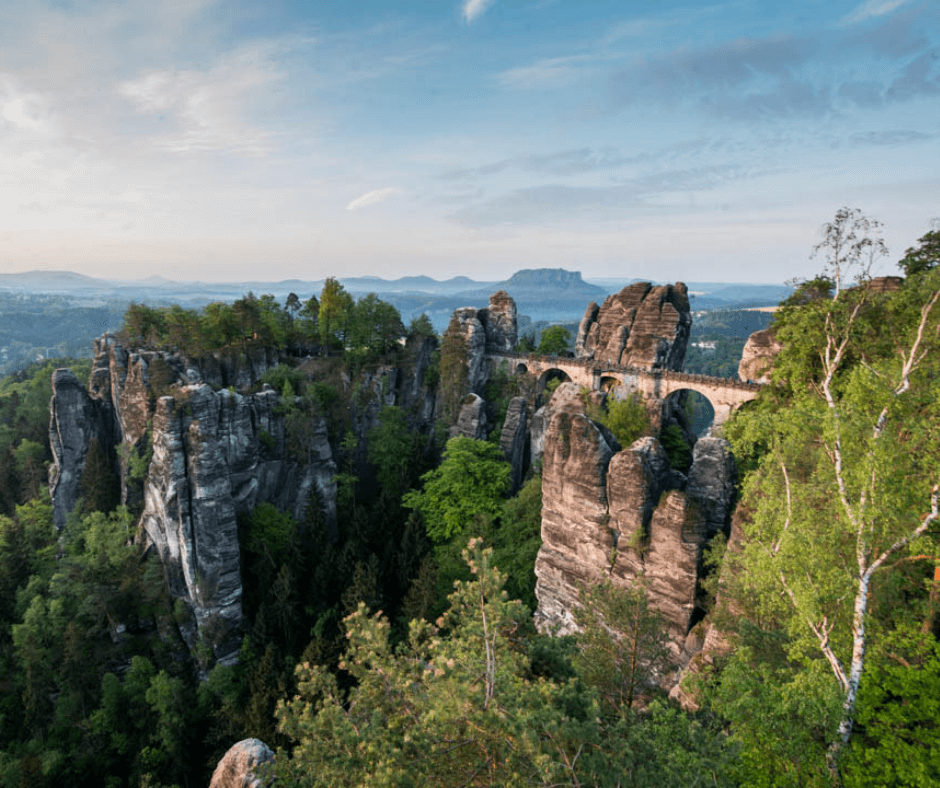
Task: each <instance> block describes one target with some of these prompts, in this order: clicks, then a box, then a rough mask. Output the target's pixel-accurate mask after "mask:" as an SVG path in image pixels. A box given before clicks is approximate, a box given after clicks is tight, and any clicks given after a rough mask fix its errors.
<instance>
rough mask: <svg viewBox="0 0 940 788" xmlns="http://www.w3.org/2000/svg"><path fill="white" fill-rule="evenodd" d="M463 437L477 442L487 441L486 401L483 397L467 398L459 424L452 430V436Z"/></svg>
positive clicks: (458, 419) (459, 417) (473, 396)
mask: <svg viewBox="0 0 940 788" xmlns="http://www.w3.org/2000/svg"><path fill="white" fill-rule="evenodd" d="M455 435H462V436H463V437H464V438H471V439H472V440H475V441H481V440H485V439H486V401H485V400H484V399H483V397H479V396H477V395H476V394H471V395H470V396H469V397H467V401H466V402H464V404H463V407H461V408H460V415H459V416H458V417H457V423H456V424H455V425H454V427H453V429H452V430H451V436H452V437H453V436H455Z"/></svg>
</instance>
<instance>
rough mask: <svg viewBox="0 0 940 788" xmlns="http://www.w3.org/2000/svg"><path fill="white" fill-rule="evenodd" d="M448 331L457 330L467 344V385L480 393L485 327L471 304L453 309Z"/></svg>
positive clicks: (482, 383)
mask: <svg viewBox="0 0 940 788" xmlns="http://www.w3.org/2000/svg"><path fill="white" fill-rule="evenodd" d="M447 330H448V331H459V332H460V334H461V335H462V336H463V339H464V342H465V343H466V345H467V385H468V386H469V387H470V391H472V392H474V393H481V392H482V391H483V386H484V385H485V384H486V329H485V328H484V327H483V323H482V322H481V321H480V318H479V312H478V310H476V309H474V308H473V307H472V306H465V307H461V308H460V309H457V310H455V311H454V316H453V318H452V319H451V323H450V326H449V327H448V329H447Z"/></svg>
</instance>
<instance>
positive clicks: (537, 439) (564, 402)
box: [529, 383, 584, 463]
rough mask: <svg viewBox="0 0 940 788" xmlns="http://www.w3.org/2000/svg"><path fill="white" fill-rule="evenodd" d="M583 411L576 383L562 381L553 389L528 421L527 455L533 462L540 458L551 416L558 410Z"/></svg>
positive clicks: (568, 411)
mask: <svg viewBox="0 0 940 788" xmlns="http://www.w3.org/2000/svg"><path fill="white" fill-rule="evenodd" d="M562 411H563V412H565V413H583V412H584V402H582V400H581V388H580V387H579V386H578V385H577V384H576V383H562V384H561V385H560V386H559V387H558V388H557V389H555V392H554V394H552V398H551V399H550V400H549V401H548V402H547V403H546V404H544V405H543V406H542V407H541V408H539V409H538V410H537V411H536V412H535V413H534V414H533V416H532V420H531V421H530V422H529V456H530V458H531V461H532V462H533V463H536V462H538V461H539V460H540V459H542V454H543V453H544V451H545V435H546V433H547V431H548V425H549V424H550V423H551V421H552V416H554V415H555V414H556V413H558V412H562Z"/></svg>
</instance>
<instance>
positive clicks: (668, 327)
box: [575, 282, 692, 371]
mask: <svg viewBox="0 0 940 788" xmlns="http://www.w3.org/2000/svg"><path fill="white" fill-rule="evenodd" d="M691 326H692V315H691V312H690V311H689V297H688V289H687V288H686V286H685V285H684V284H682V283H681V282H677V283H676V284H675V285H657V286H655V287H654V286H652V285H651V284H650V283H649V282H637V283H635V284H632V285H628V286H627V287H625V288H623V290H621V291H620V292H619V293H616V294H614V295H611V296H608V297H607V299H606V300H605V301H604V303H603V304H602V305H601V306H600V307H598V306H597V304H594V303H592V304H590V305H589V306H588V308H587V310H586V311H585V313H584V318H583V319H582V320H581V324H580V326H579V327H578V337H577V340H576V342H575V357H576V358H583V359H597V360H599V361H602V362H606V363H610V364H621V365H623V366H630V367H641V368H644V369H669V370H675V371H679V370H681V369H682V364H683V361H684V360H685V351H686V347H687V346H688V341H689V330H690V328H691Z"/></svg>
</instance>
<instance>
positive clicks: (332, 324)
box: [317, 276, 354, 351]
mask: <svg viewBox="0 0 940 788" xmlns="http://www.w3.org/2000/svg"><path fill="white" fill-rule="evenodd" d="M353 306H354V302H353V297H352V296H351V295H350V294H349V293H347V292H346V288H344V287H343V285H342V284H340V282H339V280H337V279H335V278H334V277H332V276H331V277H328V278H327V280H326V281H325V282H324V283H323V290H322V291H321V292H320V311H319V314H318V317H317V325H318V328H319V331H320V342H321V344H322V345H323V348H324V351H328V350H329V349H330V348H339V349H342V348H345V347H346V336H347V334H348V332H349V327H350V323H351V322H352V316H353Z"/></svg>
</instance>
